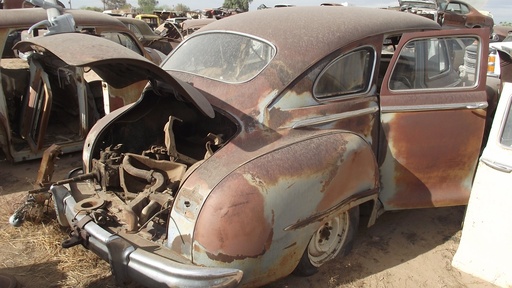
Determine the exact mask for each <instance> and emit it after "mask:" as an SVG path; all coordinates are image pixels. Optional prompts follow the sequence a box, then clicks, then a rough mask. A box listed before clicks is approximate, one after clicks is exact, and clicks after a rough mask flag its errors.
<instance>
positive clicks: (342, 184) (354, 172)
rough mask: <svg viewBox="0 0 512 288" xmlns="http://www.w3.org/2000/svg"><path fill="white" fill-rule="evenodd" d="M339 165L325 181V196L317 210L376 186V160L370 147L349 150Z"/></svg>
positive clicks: (322, 209) (324, 208)
mask: <svg viewBox="0 0 512 288" xmlns="http://www.w3.org/2000/svg"><path fill="white" fill-rule="evenodd" d="M354 142H355V141H354ZM358 142H359V143H363V142H362V141H358ZM363 145H364V144H363ZM339 165H340V166H339V167H338V169H333V170H332V173H331V176H330V178H329V179H328V180H327V181H326V182H325V183H324V189H323V193H324V197H323V199H322V201H321V202H320V203H319V204H318V207H317V211H324V210H327V209H328V208H330V207H332V206H333V205H334V204H336V203H339V202H341V201H343V200H344V199H346V198H348V197H349V196H350V195H352V194H354V193H357V192H364V191H368V190H371V189H373V188H375V184H376V182H375V173H376V172H375V170H376V161H375V157H374V155H373V152H372V150H371V149H369V148H368V147H364V146H362V147H361V146H360V147H358V148H356V149H355V150H351V151H349V152H347V153H346V154H345V156H344V159H342V160H341V163H340V164H339Z"/></svg>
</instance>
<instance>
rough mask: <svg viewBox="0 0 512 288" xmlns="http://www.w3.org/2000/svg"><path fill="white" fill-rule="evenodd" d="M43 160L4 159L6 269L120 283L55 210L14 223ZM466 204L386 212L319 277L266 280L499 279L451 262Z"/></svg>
mask: <svg viewBox="0 0 512 288" xmlns="http://www.w3.org/2000/svg"><path fill="white" fill-rule="evenodd" d="M0 158H1V155H0ZM80 165H81V159H80V154H74V155H64V156H61V159H60V160H59V161H58V167H57V169H56V171H55V174H54V177H53V180H59V179H63V178H65V177H66V174H67V172H68V171H69V170H71V169H72V168H75V167H78V166H80ZM38 168H39V161H30V162H27V163H22V164H16V165H12V164H10V163H8V162H7V161H5V160H3V159H1V160H0V205H1V207H2V208H1V209H0V274H8V275H12V276H14V277H16V278H17V280H18V282H19V283H21V287H116V284H115V281H114V279H113V277H112V275H111V273H110V271H109V266H108V264H107V263H106V262H104V261H103V260H101V259H100V258H98V257H96V256H95V255H94V254H92V253H90V252H87V250H85V249H84V248H83V247H81V246H76V247H73V248H70V249H63V248H61V246H60V243H61V241H62V240H64V239H66V237H67V235H66V231H65V230H63V229H61V228H59V226H58V224H57V221H56V220H55V219H54V218H52V217H51V215H50V217H45V218H44V219H42V220H41V221H39V222H38V223H33V222H26V223H25V224H23V226H21V227H18V228H15V227H12V226H10V225H9V219H8V218H9V216H10V215H11V214H12V212H13V211H14V210H15V208H16V207H18V205H19V204H20V203H21V202H23V200H24V198H23V197H24V196H25V194H24V193H20V192H18V191H23V190H27V189H31V188H32V183H34V181H35V179H36V176H37V171H38ZM464 209H465V207H451V208H437V209H422V210H407V211H400V212H386V213H384V214H383V215H382V216H381V217H380V218H379V219H378V220H377V223H376V224H375V225H374V226H372V227H370V228H366V227H364V226H361V227H360V228H359V232H358V234H357V237H356V239H355V244H354V248H353V250H352V252H351V253H350V254H349V255H348V256H346V257H344V258H340V257H338V258H337V259H334V260H333V261H331V262H330V263H328V264H327V265H325V266H323V267H321V269H320V271H319V273H317V274H316V275H313V276H312V277H308V278H303V277H296V276H293V275H292V276H288V277H287V278H284V279H281V280H279V281H277V282H275V283H272V284H270V285H267V288H281V287H315V288H319V287H494V286H493V285H490V284H488V283H487V282H485V281H483V280H480V279H478V278H475V277H472V276H471V275H468V274H465V273H462V272H460V271H458V270H457V269H455V268H453V267H452V266H451V260H452V258H453V255H454V254H455V251H456V249H457V246H458V243H459V240H460V236H461V223H462V220H463V218H464ZM131 287H132V286H131ZM133 287H136V286H133ZM0 288H2V287H0Z"/></svg>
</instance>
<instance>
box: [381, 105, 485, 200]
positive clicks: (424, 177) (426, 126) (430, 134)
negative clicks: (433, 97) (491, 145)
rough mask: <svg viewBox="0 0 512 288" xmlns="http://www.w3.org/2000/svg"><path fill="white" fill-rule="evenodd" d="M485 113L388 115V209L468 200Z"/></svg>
mask: <svg viewBox="0 0 512 288" xmlns="http://www.w3.org/2000/svg"><path fill="white" fill-rule="evenodd" d="M479 112H480V113H481V114H484V115H485V111H474V110H459V111H432V112H410V113H388V114H384V115H383V117H382V121H383V130H384V137H385V139H386V143H387V153H386V157H385V160H384V163H383V164H382V166H381V171H382V175H381V176H382V182H383V187H382V191H381V194H380V195H381V196H380V198H381V200H382V201H383V203H384V207H385V209H386V210H392V209H400V208H423V207H433V206H435V207H438V206H453V205H464V204H467V200H468V199H469V192H470V189H471V183H472V180H473V175H474V171H475V167H476V164H477V159H478V155H479V151H480V147H481V144H482V136H483V128H484V125H485V117H482V116H481V115H479Z"/></svg>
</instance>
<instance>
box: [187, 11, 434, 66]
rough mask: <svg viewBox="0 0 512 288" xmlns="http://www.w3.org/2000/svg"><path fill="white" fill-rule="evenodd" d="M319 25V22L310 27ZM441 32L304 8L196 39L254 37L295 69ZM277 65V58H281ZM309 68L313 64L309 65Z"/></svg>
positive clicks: (244, 18)
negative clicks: (369, 43)
mask: <svg viewBox="0 0 512 288" xmlns="http://www.w3.org/2000/svg"><path fill="white" fill-rule="evenodd" d="M308 19H309V20H310V19H314V21H309V20H308ZM433 29H434V30H438V29H441V27H440V26H439V24H437V23H436V22H435V21H432V20H430V19H427V18H426V17H418V15H414V14H411V13H403V12H400V11H394V10H387V9H378V8H365V7H337V6H309V7H308V6H301V7H290V8H288V9H263V10H256V11H251V12H245V13H241V14H237V15H233V16H230V17H226V18H224V19H222V20H221V21H215V22H212V23H210V24H208V25H207V26H205V27H203V28H202V29H201V31H202V32H200V33H199V34H196V36H198V35H200V34H203V33H208V32H209V31H232V32H238V33H243V34H249V35H254V36H256V37H260V38H262V39H265V40H268V41H269V42H271V43H273V44H274V45H275V46H276V48H277V50H278V55H276V57H279V58H281V60H282V61H288V60H289V59H295V58H296V55H295V56H294V54H296V53H297V51H308V53H303V52H301V53H300V54H301V57H300V59H296V60H297V61H300V62H302V64H299V63H296V65H294V66H296V67H295V68H297V69H301V68H299V67H300V66H302V68H304V65H309V64H311V63H314V62H316V61H318V59H319V57H324V56H325V55H327V54H329V53H331V52H333V51H335V50H336V49H339V48H340V47H344V46H346V45H347V44H349V43H352V42H354V41H357V40H359V39H363V38H366V37H369V36H375V35H381V34H393V33H399V32H407V31H422V30H433ZM276 59H277V58H276ZM308 63H309V64H308Z"/></svg>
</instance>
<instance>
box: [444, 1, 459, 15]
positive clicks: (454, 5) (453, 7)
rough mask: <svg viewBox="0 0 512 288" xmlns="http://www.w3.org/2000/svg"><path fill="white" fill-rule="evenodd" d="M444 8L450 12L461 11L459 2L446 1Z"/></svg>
mask: <svg viewBox="0 0 512 288" xmlns="http://www.w3.org/2000/svg"><path fill="white" fill-rule="evenodd" d="M446 10H447V11H450V12H455V13H457V14H460V13H461V10H460V4H458V3H448V6H446Z"/></svg>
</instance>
